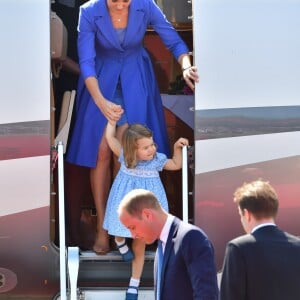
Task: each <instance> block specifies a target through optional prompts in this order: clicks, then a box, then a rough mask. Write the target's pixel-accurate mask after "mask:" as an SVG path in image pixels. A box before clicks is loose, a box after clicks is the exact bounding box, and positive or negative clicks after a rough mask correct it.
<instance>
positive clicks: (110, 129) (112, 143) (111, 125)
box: [105, 122, 121, 157]
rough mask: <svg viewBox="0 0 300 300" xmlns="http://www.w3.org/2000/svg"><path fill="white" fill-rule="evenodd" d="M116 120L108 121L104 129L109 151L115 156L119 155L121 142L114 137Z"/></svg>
mask: <svg viewBox="0 0 300 300" xmlns="http://www.w3.org/2000/svg"><path fill="white" fill-rule="evenodd" d="M116 125H117V124H116V122H108V123H107V126H106V131H105V137H106V140H107V143H108V145H109V147H110V149H111V151H112V152H113V153H114V154H115V155H116V156H117V157H119V156H120V152H121V144H120V142H119V140H118V139H117V138H116Z"/></svg>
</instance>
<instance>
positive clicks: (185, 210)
mask: <svg viewBox="0 0 300 300" xmlns="http://www.w3.org/2000/svg"><path fill="white" fill-rule="evenodd" d="M182 220H183V221H184V222H188V221H189V214H188V159H187V146H183V147H182Z"/></svg>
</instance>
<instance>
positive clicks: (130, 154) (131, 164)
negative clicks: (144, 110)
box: [122, 124, 153, 169]
mask: <svg viewBox="0 0 300 300" xmlns="http://www.w3.org/2000/svg"><path fill="white" fill-rule="evenodd" d="M151 137H153V134H152V131H151V130H150V129H149V128H147V127H146V126H143V125H141V124H131V125H129V127H128V128H126V130H125V131H124V133H123V137H122V147H123V154H124V161H125V165H126V167H127V168H130V169H133V168H135V167H136V165H137V159H136V150H137V148H138V145H137V141H138V140H139V139H141V138H151Z"/></svg>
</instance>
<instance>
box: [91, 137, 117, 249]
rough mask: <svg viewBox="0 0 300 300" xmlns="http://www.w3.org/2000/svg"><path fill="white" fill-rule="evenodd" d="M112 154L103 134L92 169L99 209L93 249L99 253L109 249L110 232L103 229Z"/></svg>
mask: <svg viewBox="0 0 300 300" xmlns="http://www.w3.org/2000/svg"><path fill="white" fill-rule="evenodd" d="M111 155H112V154H111V150H110V148H109V146H108V144H107V142H106V139H105V137H104V135H103V137H102V140H101V143H100V146H99V152H98V159H97V165H96V167H95V168H92V169H91V170H90V181H91V189H92V194H93V197H94V202H95V206H96V211H97V234H96V239H95V243H94V246H93V250H94V251H95V252H96V253H98V254H106V253H107V252H108V251H109V239H108V233H107V231H106V230H104V229H103V219H104V214H105V208H106V201H107V198H108V194H109V189H110V185H111V164H110V163H111Z"/></svg>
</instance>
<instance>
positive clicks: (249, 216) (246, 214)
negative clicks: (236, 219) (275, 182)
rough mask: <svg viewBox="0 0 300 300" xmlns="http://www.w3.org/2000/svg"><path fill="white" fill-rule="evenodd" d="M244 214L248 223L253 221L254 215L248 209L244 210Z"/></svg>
mask: <svg viewBox="0 0 300 300" xmlns="http://www.w3.org/2000/svg"><path fill="white" fill-rule="evenodd" d="M243 213H244V216H245V218H246V220H247V221H248V222H250V221H251V219H252V214H251V212H250V211H249V210H248V209H247V208H244V209H243Z"/></svg>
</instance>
